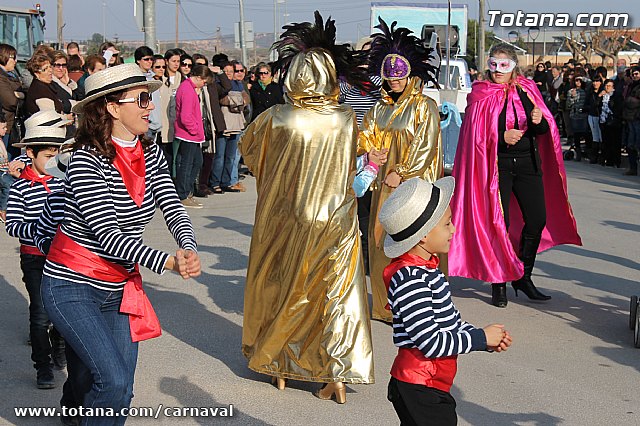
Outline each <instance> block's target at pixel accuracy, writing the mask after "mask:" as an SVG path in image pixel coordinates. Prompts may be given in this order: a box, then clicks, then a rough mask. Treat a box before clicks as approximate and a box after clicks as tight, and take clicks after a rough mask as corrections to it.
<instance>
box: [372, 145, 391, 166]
mask: <svg viewBox="0 0 640 426" xmlns="http://www.w3.org/2000/svg"><path fill="white" fill-rule="evenodd" d="M388 152H389V148H382V149H381V150H380V151H378V150H377V149H375V148H371V151H369V162H370V163H374V164H375V165H377V166H382V165H383V164H384V163H386V162H387V153H388Z"/></svg>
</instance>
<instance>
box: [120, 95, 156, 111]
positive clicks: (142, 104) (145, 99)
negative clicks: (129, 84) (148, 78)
mask: <svg viewBox="0 0 640 426" xmlns="http://www.w3.org/2000/svg"><path fill="white" fill-rule="evenodd" d="M136 101H137V102H138V107H139V108H141V109H147V108H148V107H149V102H150V101H151V94H150V93H149V92H140V94H139V95H138V96H137V97H135V98H124V99H120V100H119V101H118V103H120V104H130V103H133V102H136Z"/></svg>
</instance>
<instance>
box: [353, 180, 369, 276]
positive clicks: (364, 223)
mask: <svg viewBox="0 0 640 426" xmlns="http://www.w3.org/2000/svg"><path fill="white" fill-rule="evenodd" d="M371 194H373V192H371V191H367V192H365V193H364V195H363V196H362V197H360V198H357V199H356V200H357V201H358V226H359V227H360V240H361V241H362V257H363V258H364V270H365V273H366V274H367V275H369V214H370V211H371Z"/></svg>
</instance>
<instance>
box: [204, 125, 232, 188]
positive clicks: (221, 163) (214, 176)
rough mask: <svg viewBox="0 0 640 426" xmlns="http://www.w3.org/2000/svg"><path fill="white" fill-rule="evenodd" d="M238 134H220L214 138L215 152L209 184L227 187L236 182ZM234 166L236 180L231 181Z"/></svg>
mask: <svg viewBox="0 0 640 426" xmlns="http://www.w3.org/2000/svg"><path fill="white" fill-rule="evenodd" d="M238 137H239V135H230V136H222V137H219V138H217V139H216V153H215V155H214V157H213V169H212V170H211V178H210V179H209V186H210V187H212V188H215V187H216V186H219V187H221V188H227V187H229V186H231V185H233V184H235V183H237V182H238V178H237V175H238V168H237V166H236V155H237V154H238ZM234 166H236V181H235V182H233V179H232V174H233V168H234Z"/></svg>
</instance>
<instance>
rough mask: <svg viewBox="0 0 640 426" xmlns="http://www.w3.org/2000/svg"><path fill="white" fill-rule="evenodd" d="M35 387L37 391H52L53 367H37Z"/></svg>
mask: <svg viewBox="0 0 640 426" xmlns="http://www.w3.org/2000/svg"><path fill="white" fill-rule="evenodd" d="M36 386H38V389H53V388H55V387H56V382H55V380H54V378H53V366H51V365H45V366H42V367H38V369H37V372H36Z"/></svg>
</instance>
